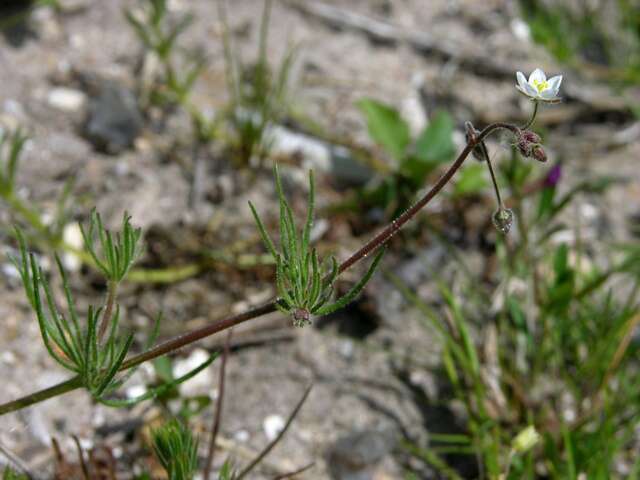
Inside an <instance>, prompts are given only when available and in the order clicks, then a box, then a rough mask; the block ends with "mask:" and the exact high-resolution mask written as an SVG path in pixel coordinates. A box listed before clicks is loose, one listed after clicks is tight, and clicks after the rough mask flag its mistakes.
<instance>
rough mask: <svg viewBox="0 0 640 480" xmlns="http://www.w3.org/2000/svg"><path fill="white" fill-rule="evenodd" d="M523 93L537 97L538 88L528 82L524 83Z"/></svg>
mask: <svg viewBox="0 0 640 480" xmlns="http://www.w3.org/2000/svg"><path fill="white" fill-rule="evenodd" d="M524 93H526V94H527V95H529V96H530V97H533V98H538V90H536V89H535V88H534V87H532V86H531V85H530V84H529V83H525V84H524Z"/></svg>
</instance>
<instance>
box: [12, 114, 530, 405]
mask: <svg viewBox="0 0 640 480" xmlns="http://www.w3.org/2000/svg"><path fill="white" fill-rule="evenodd" d="M500 129H506V130H510V131H511V132H512V133H514V134H516V135H517V134H519V133H520V129H519V128H518V127H516V126H515V125H511V124H508V123H502V122H497V123H492V124H491V125H489V126H487V127H485V128H484V130H482V131H481V132H480V133H479V134H478V135H477V136H476V137H475V138H473V139H472V141H470V142H469V143H468V144H467V145H466V146H465V148H464V150H462V152H460V155H458V158H457V159H456V161H455V162H454V163H453V164H452V165H451V166H450V167H449V169H448V170H447V171H446V172H445V173H444V174H443V175H442V177H440V178H439V179H438V181H437V182H436V183H435V185H434V186H433V187H431V189H430V190H429V191H428V192H427V193H426V194H425V195H424V196H423V197H422V198H421V199H420V200H418V202H416V203H415V204H414V205H413V206H411V207H410V208H408V209H407V210H406V211H405V212H404V213H403V214H402V215H400V216H399V217H398V218H396V219H395V220H393V221H392V222H391V223H390V224H389V225H388V226H387V227H386V228H385V229H384V230H382V231H381V232H380V233H378V234H377V235H376V236H375V237H373V238H372V239H371V240H369V241H368V242H367V243H366V244H364V245H363V246H362V248H360V249H359V250H358V251H357V252H355V253H354V254H353V255H351V256H350V257H349V258H348V259H347V260H345V261H344V262H342V264H341V265H340V267H339V272H340V273H342V272H344V271H345V270H347V269H349V268H350V267H352V266H353V265H354V264H356V263H357V262H359V261H360V260H362V259H363V258H365V257H367V256H368V255H369V254H370V253H373V252H374V251H376V250H377V249H378V248H380V247H381V246H382V245H384V244H385V243H386V242H387V241H388V240H389V239H390V238H391V237H393V235H395V234H396V233H397V232H398V230H400V228H402V226H404V224H406V223H407V222H408V221H409V220H411V219H412V218H413V217H414V216H415V215H416V214H417V213H418V212H419V211H420V210H421V209H422V208H424V207H425V205H427V204H428V203H429V202H430V201H431V200H432V199H433V197H435V196H436V195H437V194H438V193H439V192H440V190H442V189H443V188H444V186H445V185H446V184H447V183H448V182H449V181H450V180H451V178H452V177H453V175H454V174H455V173H456V172H457V171H458V169H459V168H460V167H461V166H462V164H463V163H464V161H465V160H466V159H467V157H468V156H469V153H471V151H472V150H473V149H474V147H476V146H477V145H478V144H479V143H480V142H482V141H483V140H484V139H485V138H486V137H487V136H488V135H489V134H491V133H492V132H494V131H496V130H500ZM276 302H277V299H274V300H272V301H270V302H268V303H265V304H264V305H262V306H260V307H257V308H254V309H252V310H249V311H247V312H244V313H241V314H238V315H234V316H232V317H228V318H225V319H223V320H218V321H216V322H214V323H212V324H210V325H206V326H204V327H201V328H199V329H197V330H193V331H191V332H188V333H185V334H182V335H179V336H177V337H174V338H172V339H170V340H167V341H166V342H163V343H161V344H160V345H158V346H156V347H154V348H152V349H150V350H147V351H146V352H144V353H141V354H139V355H135V356H133V357H131V358H130V359H129V360H127V361H126V362H124V363H123V364H122V366H121V368H120V369H121V370H126V369H129V368H131V367H135V366H137V365H139V364H141V363H143V362H146V361H147V360H152V359H154V358H156V357H159V356H161V355H164V354H166V353H169V352H173V351H176V350H178V349H180V348H182V347H184V346H186V345H189V344H191V343H193V342H196V341H198V340H201V339H203V338H205V337H208V336H210V335H213V334H214V333H218V332H220V331H222V330H226V329H228V328H231V327H234V326H236V325H239V324H240V323H243V322H246V321H247V320H251V319H254V318H257V317H260V316H262V315H266V314H267V313H271V312H274V311H276ZM80 386H82V384H81V382H80V379H79V377H73V378H71V379H69V380H67V381H65V382H62V383H60V384H58V385H54V386H53V387H49V388H47V389H45V390H42V391H39V392H35V393H32V394H29V395H27V396H26V397H22V398H20V399H17V400H14V401H12V402H8V403H5V404H3V405H0V415H4V414H5V413H9V412H13V411H15V410H20V409H22V408H25V407H28V406H29V405H33V404H34V403H39V402H42V401H44V400H46V399H47V398H51V397H53V396H57V395H61V394H62V393H66V392H68V391H71V390H74V389H76V388H78V387H80Z"/></svg>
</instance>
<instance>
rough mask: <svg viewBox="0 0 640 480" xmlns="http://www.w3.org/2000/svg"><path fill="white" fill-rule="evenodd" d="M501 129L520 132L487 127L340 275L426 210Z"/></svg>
mask: <svg viewBox="0 0 640 480" xmlns="http://www.w3.org/2000/svg"><path fill="white" fill-rule="evenodd" d="M501 128H502V129H507V130H511V131H512V132H513V133H515V134H517V133H518V132H519V129H518V127H516V126H514V125H510V124H508V123H492V124H491V125H489V126H488V127H486V128H485V129H484V130H482V131H481V132H480V133H479V134H478V136H477V137H476V138H475V139H474V141H473V142H469V143H468V144H467V146H466V147H465V148H464V150H462V152H460V155H458V158H457V159H456V161H455V162H453V165H451V167H449V170H447V171H446V172H445V173H444V175H442V176H441V177H440V178H439V179H438V181H437V182H436V184H435V185H434V186H433V187H431V189H430V190H429V191H428V192H427V193H426V194H425V195H424V196H423V197H422V198H421V199H420V200H418V201H417V202H416V203H414V204H413V205H412V206H411V207H409V208H408V209H407V210H405V212H404V213H403V214H402V215H400V216H399V217H398V218H396V219H395V220H393V221H392V222H391V223H390V224H389V225H388V226H387V227H386V228H385V229H384V230H382V231H381V232H380V233H378V234H377V235H376V236H375V237H373V238H372V239H371V240H369V241H368V242H367V243H365V244H364V245H363V246H362V248H360V250H358V251H357V252H356V253H354V254H353V255H351V256H350V257H349V258H348V259H346V260H345V261H344V262H342V264H341V265H340V273H342V272H344V271H345V270H347V269H348V268H350V267H351V266H352V265H354V264H355V263H357V262H359V261H360V260H362V259H363V258H365V257H366V256H367V255H369V254H370V253H373V252H374V251H375V250H377V249H378V248H380V247H381V246H382V245H384V244H385V243H386V242H387V241H388V240H389V239H390V238H391V237H393V236H394V235H395V234H396V233H397V232H398V230H400V229H401V228H402V226H403V225H404V224H405V223H407V222H408V221H409V220H411V219H412V218H413V217H414V216H415V215H416V213H418V212H419V211H420V210H421V209H422V208H424V206H425V205H426V204H427V203H429V202H430V201H431V200H432V199H433V197H435V196H436V195H437V194H438V193H440V190H442V189H443V188H444V186H445V185H446V184H447V183H449V180H451V177H453V175H454V174H455V173H456V172H457V171H458V169H459V168H460V167H461V166H462V164H463V163H464V161H465V160H466V159H467V157H468V156H469V153H471V150H473V148H474V147H475V146H476V145H478V144H480V143H481V142H482V140H484V139H485V138H486V137H487V135H489V134H490V133H491V132H493V131H494V130H498V129H501Z"/></svg>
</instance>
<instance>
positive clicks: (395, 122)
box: [356, 98, 410, 161]
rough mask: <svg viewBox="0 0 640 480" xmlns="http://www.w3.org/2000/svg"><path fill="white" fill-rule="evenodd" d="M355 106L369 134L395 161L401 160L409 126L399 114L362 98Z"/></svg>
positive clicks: (408, 137) (383, 105)
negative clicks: (361, 115)
mask: <svg viewBox="0 0 640 480" xmlns="http://www.w3.org/2000/svg"><path fill="white" fill-rule="evenodd" d="M356 106H357V107H358V108H359V109H360V111H361V112H362V113H363V115H364V116H365V119H366V121H367V128H368V129H369V134H370V135H371V138H373V139H374V140H375V141H376V142H377V143H379V144H380V145H381V146H382V147H383V148H384V149H385V150H386V151H387V152H388V153H389V154H390V155H391V156H392V157H394V158H395V159H396V160H398V161H400V160H402V157H403V156H404V154H405V151H406V149H407V146H408V145H409V141H410V134H409V126H408V125H407V122H405V121H404V120H403V119H402V117H401V116H400V113H399V112H398V111H397V110H396V109H394V108H392V107H390V106H388V105H385V104H384V103H381V102H378V101H376V100H373V99H371V98H363V99H362V100H360V101H358V102H356Z"/></svg>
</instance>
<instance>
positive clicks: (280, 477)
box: [273, 462, 316, 480]
mask: <svg viewBox="0 0 640 480" xmlns="http://www.w3.org/2000/svg"><path fill="white" fill-rule="evenodd" d="M315 464H316V463H315V462H311V463H310V464H308V465H305V466H304V467H302V468H299V469H297V470H295V471H293V472H289V473H283V474H282V475H278V476H277V477H274V479H273V480H284V479H285V478H291V477H295V476H296V475H300V474H301V473H304V472H306V471H307V470H309V469H311V468H313V467H314V465H315Z"/></svg>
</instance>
